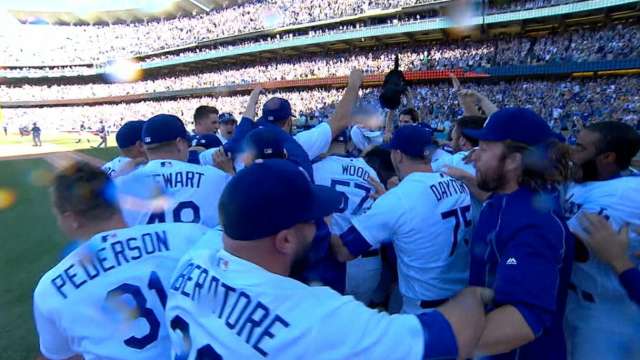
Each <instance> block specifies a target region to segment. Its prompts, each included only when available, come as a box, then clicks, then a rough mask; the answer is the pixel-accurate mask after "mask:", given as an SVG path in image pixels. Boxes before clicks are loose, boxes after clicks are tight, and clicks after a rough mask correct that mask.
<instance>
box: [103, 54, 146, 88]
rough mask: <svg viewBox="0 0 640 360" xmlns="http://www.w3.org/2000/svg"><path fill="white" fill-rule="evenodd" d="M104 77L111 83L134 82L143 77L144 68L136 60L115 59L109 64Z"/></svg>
mask: <svg viewBox="0 0 640 360" xmlns="http://www.w3.org/2000/svg"><path fill="white" fill-rule="evenodd" d="M104 78H105V80H107V81H108V82H111V83H123V82H133V81H137V80H140V79H141V78H142V69H141V68H140V65H139V64H138V63H137V62H136V61H134V60H129V59H121V60H114V61H111V62H109V63H108V64H107V67H106V68H105V74H104Z"/></svg>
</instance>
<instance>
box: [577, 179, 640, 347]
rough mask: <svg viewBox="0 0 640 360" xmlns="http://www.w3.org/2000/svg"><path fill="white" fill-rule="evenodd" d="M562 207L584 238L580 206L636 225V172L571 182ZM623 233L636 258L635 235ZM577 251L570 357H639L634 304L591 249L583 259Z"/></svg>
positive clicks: (639, 246) (639, 185) (639, 319)
mask: <svg viewBox="0 0 640 360" xmlns="http://www.w3.org/2000/svg"><path fill="white" fill-rule="evenodd" d="M565 211H566V214H565V215H566V216H567V218H568V219H569V220H568V221H567V224H568V225H569V228H570V229H571V231H572V232H573V233H574V234H576V236H577V237H578V238H584V230H583V229H582V227H581V226H580V223H579V221H578V219H579V217H580V216H581V214H582V213H583V212H589V213H597V214H601V215H603V216H605V217H607V218H608V219H609V223H610V224H611V225H612V226H613V227H614V229H615V230H619V229H620V228H621V227H622V226H623V225H624V224H630V225H631V227H632V229H633V228H634V227H637V226H639V225H640V178H638V177H631V176H630V177H620V178H617V179H613V180H608V181H593V182H587V183H582V184H571V185H570V186H569V188H568V191H567V195H566V204H565ZM629 237H630V239H629V240H630V248H629V255H630V256H629V258H630V259H633V260H634V261H635V262H636V264H638V263H639V262H638V260H637V258H636V257H634V256H631V254H633V253H635V252H638V251H640V236H638V234H637V233H635V232H634V231H630V232H629ZM586 245H587V247H588V244H586ZM579 252H580V251H578V252H577V253H576V261H575V262H574V266H573V272H572V274H571V281H572V283H573V284H574V285H575V287H576V290H575V291H572V292H570V296H569V299H568V301H567V311H566V322H565V323H566V325H567V335H568V339H569V341H570V344H571V346H570V348H571V351H572V354H573V358H575V359H637V358H640V343H639V342H638V341H637V340H638V334H640V307H639V306H638V305H636V304H635V303H633V302H632V301H631V300H630V299H629V298H628V296H627V293H626V291H625V290H624V288H623V287H622V285H620V281H619V280H618V276H617V275H616V273H615V272H614V271H613V270H612V269H611V267H610V266H609V265H607V264H605V263H603V262H601V261H600V260H598V259H597V258H596V257H595V255H594V254H593V253H589V254H588V259H584V258H583V256H581V255H580V254H579ZM584 260H587V261H586V262H584ZM603 334H607V335H609V336H603Z"/></svg>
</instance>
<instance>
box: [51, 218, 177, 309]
mask: <svg viewBox="0 0 640 360" xmlns="http://www.w3.org/2000/svg"><path fill="white" fill-rule="evenodd" d="M102 243H103V244H104V245H103V246H99V247H97V248H89V247H87V248H85V249H82V250H84V252H80V253H78V256H76V257H75V259H73V260H72V263H71V264H69V265H68V266H67V267H66V268H65V269H64V270H63V271H62V272H61V273H60V274H58V275H56V276H55V277H54V278H53V279H51V284H52V285H53V287H54V288H55V289H56V290H57V291H58V293H59V294H60V295H61V296H62V297H63V298H64V299H66V298H67V296H68V295H67V294H68V292H69V291H72V290H77V289H80V288H81V287H82V286H83V285H85V284H86V283H88V282H89V281H91V280H94V279H96V278H98V277H99V276H100V275H102V274H105V273H107V272H109V271H112V270H113V269H116V268H118V267H120V266H122V265H124V264H128V263H130V262H133V261H136V260H139V259H142V258H143V257H145V256H147V255H151V254H155V253H161V252H167V251H169V250H170V247H169V238H168V237H167V233H166V231H155V232H150V233H144V234H140V235H139V236H136V237H133V236H132V237H128V238H126V239H118V238H117V234H116V233H111V234H105V235H103V236H102Z"/></svg>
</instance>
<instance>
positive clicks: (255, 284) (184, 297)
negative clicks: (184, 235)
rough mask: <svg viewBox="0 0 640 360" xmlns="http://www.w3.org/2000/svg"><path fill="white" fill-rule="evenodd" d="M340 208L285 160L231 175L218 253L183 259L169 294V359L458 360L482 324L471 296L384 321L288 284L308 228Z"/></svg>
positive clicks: (337, 199)
mask: <svg viewBox="0 0 640 360" xmlns="http://www.w3.org/2000/svg"><path fill="white" fill-rule="evenodd" d="M256 183H257V184H260V186H259V187H256V185H255V184H256ZM264 189H269V191H263V190H264ZM341 204H342V199H341V196H340V195H339V194H338V193H337V192H336V191H335V190H332V189H330V188H327V187H324V186H318V185H312V184H311V183H310V182H309V181H308V179H307V176H306V175H305V174H304V173H303V172H302V171H301V170H300V169H299V168H298V167H297V166H295V165H294V164H293V163H291V162H289V161H286V160H265V161H264V162H260V163H255V164H253V165H252V166H249V167H247V168H245V169H243V170H241V171H239V172H238V174H237V175H236V176H235V177H234V178H233V179H231V181H230V182H229V184H228V185H227V187H226V188H225V190H224V192H223V195H222V197H221V200H220V213H221V219H222V225H223V228H224V235H223V239H222V241H221V242H222V246H223V248H222V249H218V246H216V245H215V244H212V245H211V247H210V248H208V249H207V248H200V247H198V248H196V249H194V251H191V252H189V253H188V254H187V255H186V256H185V257H183V259H182V260H181V264H180V265H179V267H178V269H177V270H176V272H175V274H174V279H173V281H172V282H171V285H170V286H169V290H168V292H169V300H168V303H167V313H166V316H167V323H168V324H169V326H170V328H171V329H172V330H173V332H172V336H171V339H172V349H173V355H174V357H175V358H179V359H188V360H192V359H196V358H198V359H203V358H208V359H222V358H238V359H261V358H265V357H270V358H276V359H282V358H285V359H308V358H329V359H352V358H367V359H378V358H391V359H436V358H458V357H460V358H465V357H466V356H468V355H469V353H470V351H471V349H472V348H473V346H474V345H475V344H474V342H475V340H476V339H477V337H478V336H479V334H480V332H481V328H482V322H483V315H482V313H483V309H482V302H481V297H480V295H479V294H480V292H479V291H478V289H477V288H476V289H467V290H465V291H464V292H463V293H462V294H461V295H460V296H459V297H456V298H455V299H453V300H452V301H451V302H449V303H447V304H445V305H444V306H442V307H440V308H438V309H436V310H435V311H431V312H428V313H424V314H420V315H419V316H415V315H394V316H389V315H387V314H385V313H380V312H378V311H376V310H372V309H369V308H367V307H366V306H364V305H363V304H362V303H360V302H358V301H356V300H355V299H353V298H352V297H348V296H341V295H340V294H338V293H336V292H334V291H333V290H331V289H329V288H326V287H321V286H315V287H309V286H307V285H305V284H302V283H300V282H298V281H296V280H293V279H291V278H290V277H289V274H290V272H291V268H292V267H293V266H295V263H296V262H297V260H298V259H299V258H300V257H302V256H304V253H305V251H306V249H307V248H308V247H309V245H310V242H311V239H312V238H313V236H314V232H315V227H314V223H313V219H316V218H321V217H323V216H326V215H330V214H331V213H333V212H335V211H337V210H338V209H339V207H340V206H341ZM212 243H213V241H212ZM219 243H220V242H218V244H219Z"/></svg>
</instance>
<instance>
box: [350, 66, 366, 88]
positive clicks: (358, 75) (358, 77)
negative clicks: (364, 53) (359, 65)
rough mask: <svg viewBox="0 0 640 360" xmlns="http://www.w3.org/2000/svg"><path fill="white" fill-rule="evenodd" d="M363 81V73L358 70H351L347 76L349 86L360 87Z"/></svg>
mask: <svg viewBox="0 0 640 360" xmlns="http://www.w3.org/2000/svg"><path fill="white" fill-rule="evenodd" d="M363 81H364V73H363V72H362V70H360V69H353V70H351V73H350V74H349V86H354V87H358V88H359V87H360V86H362V82H363Z"/></svg>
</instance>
